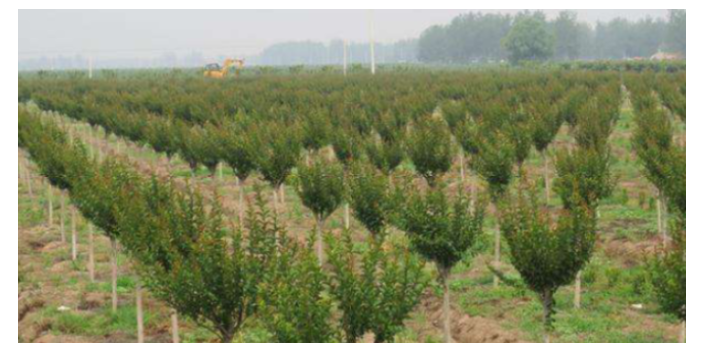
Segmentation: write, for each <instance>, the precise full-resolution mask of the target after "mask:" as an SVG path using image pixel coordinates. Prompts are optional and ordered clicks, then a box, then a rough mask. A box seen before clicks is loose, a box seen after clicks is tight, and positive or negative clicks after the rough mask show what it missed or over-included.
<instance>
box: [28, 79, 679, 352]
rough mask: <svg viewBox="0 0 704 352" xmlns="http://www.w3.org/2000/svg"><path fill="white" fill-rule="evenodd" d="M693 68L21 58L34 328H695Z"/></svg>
mask: <svg viewBox="0 0 704 352" xmlns="http://www.w3.org/2000/svg"><path fill="white" fill-rule="evenodd" d="M616 68H619V67H618V66H616ZM673 71H676V72H664V71H663V72H653V71H650V70H645V71H643V72H638V71H634V70H628V69H622V70H619V71H616V70H614V69H611V68H608V69H604V70H590V69H589V68H571V69H546V70H534V71H530V70H487V71H481V70H477V71H467V72H443V71H433V72H425V71H418V72H389V73H383V74H379V75H377V76H369V75H365V74H360V75H352V76H350V77H347V78H343V77H338V76H334V75H331V74H325V73H303V74H300V75H287V76H280V75H270V76H267V75H263V76H260V77H246V78H243V79H241V80H238V81H233V80H224V81H212V80H205V79H202V78H199V77H198V78H196V77H192V76H189V75H184V74H181V75H179V74H173V75H169V74H158V75H157V74H155V75H153V76H145V77H138V76H129V75H127V76H124V77H122V76H120V77H117V76H115V77H110V76H108V77H101V78H97V79H92V80H88V79H87V78H85V77H80V76H71V75H63V76H62V75H46V76H41V75H39V76H31V77H21V78H20V85H19V92H20V96H19V107H18V110H19V133H20V136H19V137H20V138H19V139H20V149H19V150H18V158H19V160H20V165H19V166H20V167H19V168H20V172H19V177H18V198H19V204H18V207H19V229H18V236H19V243H20V247H19V257H20V258H19V263H18V276H19V292H18V297H19V309H20V311H19V336H18V340H19V341H23V342H134V341H137V340H144V341H145V342H171V341H173V340H174V339H175V337H174V330H173V328H174V319H175V318H176V319H177V321H178V333H177V334H176V335H178V338H177V339H178V340H179V341H180V342H217V341H223V342H230V341H233V342H311V341H316V342H443V341H454V342H541V341H544V340H545V339H546V337H547V338H548V339H549V340H550V341H551V342H676V341H679V340H681V339H682V333H683V330H682V329H683V327H684V320H685V319H684V314H685V313H684V312H683V311H684V292H683V290H682V289H683V287H684V277H683V276H684V269H683V266H682V265H684V264H683V263H682V262H681V260H680V261H678V260H677V259H678V258H679V259H682V258H683V255H682V254H684V253H685V246H684V242H685V237H686V235H685V234H684V233H685V232H686V230H685V229H686V225H685V223H686V220H685V219H686V211H685V210H684V208H683V207H682V199H683V197H684V204H685V205H686V181H685V180H686V166H685V159H686V129H685V115H686V113H685V111H686V109H685V104H686V103H685V99H686V98H685V96H686V93H685V90H686V89H685V86H686V82H685V80H686V78H685V72H684V71H683V70H682V71H679V70H673ZM546 176H547V177H546ZM546 185H547V186H546ZM61 193H64V195H63V196H62V195H61ZM62 197H63V198H64V201H65V206H63V207H62V206H61V199H62ZM666 208H667V211H666V210H665V209H666ZM74 209H75V210H74ZM72 212H73V213H75V214H76V217H75V220H73V219H72ZM74 221H75V234H76V236H75V239H76V241H75V244H72V239H73V237H72V227H74V225H73V224H72V222H74ZM91 233H92V234H93V237H92V238H93V240H91V236H90V234H91ZM499 233H500V234H501V236H500V237H497V236H496V235H497V234H499ZM111 239H112V240H111ZM114 249H119V250H117V251H116V250H114ZM74 253H75V254H74ZM73 256H75V258H74V257H73ZM657 258H660V260H658V259H657ZM113 261H116V263H117V265H113ZM534 263H537V264H536V265H532V264H534ZM113 269H114V270H117V272H116V275H113V274H112V270H113ZM678 275H679V276H678ZM91 276H92V277H91ZM663 277H667V278H668V279H667V280H663ZM113 278H114V280H115V281H114V283H113V282H111V281H113V280H112V279H113ZM575 280H578V282H579V283H578V287H580V289H579V290H576V289H575ZM664 281H665V282H667V283H669V284H663V282H664ZM673 282H675V283H676V284H673ZM679 284H681V285H682V286H681V287H680V286H677V285H679ZM576 291H578V292H579V294H576ZM138 292H139V294H138ZM137 296H139V297H140V298H139V301H141V304H139V303H138V299H137ZM538 297H540V299H538ZM444 299H445V301H444ZM444 302H447V305H445V304H444ZM138 306H139V307H140V308H139V309H138ZM673 307H674V308H673ZM173 309H175V310H176V311H177V312H178V314H176V315H174V314H172V313H173ZM546 312H548V313H549V314H547V316H546ZM140 316H141V319H140ZM138 321H142V322H143V323H138ZM140 325H141V326H140Z"/></svg>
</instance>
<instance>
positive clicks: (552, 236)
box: [501, 195, 597, 342]
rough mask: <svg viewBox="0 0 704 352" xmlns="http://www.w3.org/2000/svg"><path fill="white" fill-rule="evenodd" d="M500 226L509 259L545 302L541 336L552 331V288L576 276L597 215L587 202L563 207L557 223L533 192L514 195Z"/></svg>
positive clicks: (586, 253)
mask: <svg viewBox="0 0 704 352" xmlns="http://www.w3.org/2000/svg"><path fill="white" fill-rule="evenodd" d="M501 231H502V233H503V235H504V237H505V238H506V242H508V246H509V248H510V252H511V263H512V264H513V266H514V267H515V268H516V270H518V272H519V273H520V275H521V278H522V279H523V281H524V282H525V284H526V285H527V286H528V287H529V288H530V289H531V290H532V291H533V292H535V293H536V294H537V295H538V297H539V298H540V302H541V303H542V306H543V325H544V328H545V341H546V342H548V341H549V336H550V334H551V333H552V332H553V315H554V313H555V299H554V295H555V292H556V291H557V290H558V289H559V288H560V287H561V286H564V285H568V284H570V283H572V282H573V281H574V280H575V277H576V275H577V273H578V272H579V271H580V270H581V269H582V268H583V267H584V266H585V265H586V264H587V263H588V262H589V259H590V258H591V255H592V252H593V251H594V245H595V243H596V237H597V236H596V218H595V216H594V215H593V212H592V211H591V210H589V209H588V208H587V207H585V206H579V207H575V208H573V209H572V210H570V211H563V212H562V213H560V215H559V220H557V224H553V222H552V220H551V219H550V214H548V213H547V212H546V211H545V210H544V209H542V208H541V207H540V206H539V204H538V203H537V201H536V200H535V198H534V197H532V198H531V199H530V200H526V198H525V197H524V196H523V195H519V197H518V199H513V200H512V201H511V202H510V205H509V206H507V207H506V208H505V209H503V210H502V214H501Z"/></svg>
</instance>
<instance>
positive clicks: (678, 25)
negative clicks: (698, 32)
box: [667, 10, 687, 55]
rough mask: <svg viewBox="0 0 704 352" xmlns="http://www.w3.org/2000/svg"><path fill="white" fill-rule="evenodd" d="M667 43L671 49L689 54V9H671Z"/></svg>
mask: <svg viewBox="0 0 704 352" xmlns="http://www.w3.org/2000/svg"><path fill="white" fill-rule="evenodd" d="M667 43H668V46H669V48H670V50H673V51H676V52H681V53H683V54H685V55H686V54H687V10H670V12H669V18H668V23H667Z"/></svg>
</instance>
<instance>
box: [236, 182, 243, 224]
mask: <svg viewBox="0 0 704 352" xmlns="http://www.w3.org/2000/svg"><path fill="white" fill-rule="evenodd" d="M237 188H239V191H240V194H239V207H238V208H239V209H238V211H239V218H240V225H242V226H244V182H243V181H240V179H239V178H237Z"/></svg>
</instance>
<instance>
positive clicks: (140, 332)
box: [135, 279, 144, 343]
mask: <svg viewBox="0 0 704 352" xmlns="http://www.w3.org/2000/svg"><path fill="white" fill-rule="evenodd" d="M135 296H136V301H137V302H136V305H137V343H144V312H143V310H142V309H143V308H142V283H141V282H139V279H137V287H135Z"/></svg>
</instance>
